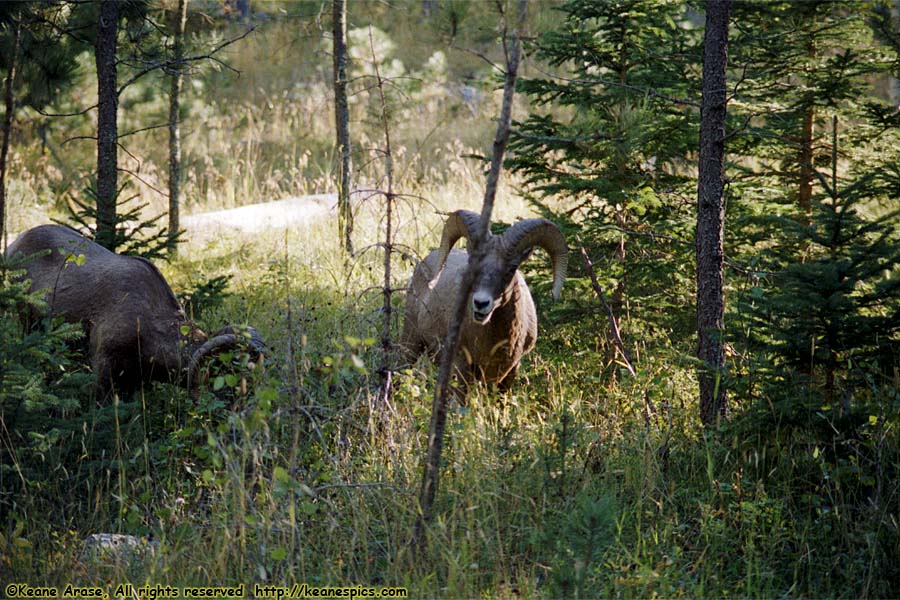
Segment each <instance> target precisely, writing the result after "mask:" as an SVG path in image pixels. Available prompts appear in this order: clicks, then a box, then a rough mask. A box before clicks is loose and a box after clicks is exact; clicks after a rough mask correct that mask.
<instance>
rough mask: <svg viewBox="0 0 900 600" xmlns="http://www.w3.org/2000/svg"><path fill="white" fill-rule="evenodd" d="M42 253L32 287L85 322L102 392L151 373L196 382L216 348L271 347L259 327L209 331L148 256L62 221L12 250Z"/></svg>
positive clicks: (10, 253) (260, 350) (33, 268)
mask: <svg viewBox="0 0 900 600" xmlns="http://www.w3.org/2000/svg"><path fill="white" fill-rule="evenodd" d="M38 253H40V254H39V255H38V256H36V258H34V259H33V260H30V261H27V262H26V263H25V265H24V266H23V268H24V269H25V272H26V274H25V277H26V278H27V279H29V280H30V281H31V289H32V290H46V292H45V295H44V298H45V301H46V303H47V313H48V314H50V315H59V316H62V317H63V318H64V319H65V320H66V321H68V322H72V323H82V324H83V325H84V328H85V333H86V335H87V339H88V343H89V353H90V360H91V367H92V369H93V372H94V374H95V376H96V390H97V392H98V393H99V397H100V398H105V397H107V395H108V394H109V392H110V391H117V392H122V393H128V392H131V391H133V390H135V389H136V388H137V387H138V386H139V385H140V384H141V382H144V381H151V380H156V381H168V382H179V383H182V384H187V386H188V387H189V388H190V387H191V386H192V377H193V376H194V374H195V371H196V370H197V368H198V367H199V365H200V363H201V361H202V359H203V358H204V357H206V356H207V355H209V354H210V353H211V352H214V351H219V350H223V349H226V348H229V347H235V346H239V345H241V344H243V343H246V345H247V346H249V348H250V350H251V352H252V353H254V354H256V355H262V354H264V352H265V344H264V343H263V342H262V340H261V339H260V337H259V334H257V333H256V331H255V330H254V329H252V328H246V330H244V331H241V330H238V329H237V328H235V327H232V326H228V327H225V328H223V329H222V330H220V331H219V332H218V333H217V334H216V335H214V336H213V337H212V338H208V337H207V335H206V334H205V333H203V332H202V331H201V330H199V329H197V328H196V327H194V326H193V324H191V323H190V321H188V319H187V318H186V316H185V314H184V310H183V309H182V308H181V305H180V304H179V303H178V300H177V299H176V298H175V294H174V293H173V292H172V289H171V288H170V287H169V284H168V283H166V280H165V279H164V278H163V276H162V274H161V273H160V272H159V270H158V269H157V268H156V267H155V266H153V263H151V262H150V261H148V260H146V259H143V258H138V257H134V256H122V255H119V254H115V253H113V252H110V251H109V250H107V249H106V248H104V247H102V246H100V245H99V244H96V243H94V242H92V241H91V240H88V239H87V238H85V237H83V236H82V235H80V234H79V233H77V232H76V231H73V230H71V229H69V228H68V227H63V226H60V225H41V226H39V227H35V228H34V229H29V230H28V231H26V232H25V233H23V234H21V235H20V236H19V237H18V238H17V239H16V241H15V242H13V244H12V245H11V246H10V247H9V248H8V249H7V252H6V256H7V257H8V258H12V257H15V256H16V255H19V256H20V257H21V256H25V257H27V256H32V255H36V254H38ZM81 257H83V260H82V258H81ZM31 316H34V315H31Z"/></svg>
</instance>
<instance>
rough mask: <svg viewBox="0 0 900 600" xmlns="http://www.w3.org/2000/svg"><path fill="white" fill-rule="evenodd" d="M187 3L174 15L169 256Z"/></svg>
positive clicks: (173, 249)
mask: <svg viewBox="0 0 900 600" xmlns="http://www.w3.org/2000/svg"><path fill="white" fill-rule="evenodd" d="M187 3H188V0H178V12H177V13H176V15H175V22H174V24H175V27H174V28H173V35H174V40H173V48H172V53H173V57H172V58H173V60H174V61H175V66H174V67H173V71H172V87H171V89H170V91H169V236H168V240H167V247H168V251H169V254H171V255H173V256H174V255H175V254H176V253H177V252H178V230H179V228H180V224H179V209H180V205H181V201H180V198H179V192H180V191H181V124H180V121H181V119H180V114H179V113H180V112H181V82H182V79H183V69H182V66H183V65H182V64H181V63H182V60H183V59H184V27H185V24H186V22H187Z"/></svg>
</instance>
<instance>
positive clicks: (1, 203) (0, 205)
mask: <svg viewBox="0 0 900 600" xmlns="http://www.w3.org/2000/svg"><path fill="white" fill-rule="evenodd" d="M21 39H22V20H21V18H20V19H18V20H17V21H16V29H15V32H14V34H13V48H12V56H11V57H10V61H9V72H8V73H7V74H6V93H5V94H4V96H5V100H6V112H4V113H3V145H2V147H0V241H2V245H3V252H4V253H5V252H6V160H7V158H8V157H9V139H10V136H11V135H12V125H13V116H14V114H15V108H16V96H15V85H16V67H17V66H18V62H19V43H20V41H21Z"/></svg>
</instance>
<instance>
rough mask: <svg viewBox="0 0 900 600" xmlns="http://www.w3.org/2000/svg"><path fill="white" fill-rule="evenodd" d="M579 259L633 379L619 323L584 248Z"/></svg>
mask: <svg viewBox="0 0 900 600" xmlns="http://www.w3.org/2000/svg"><path fill="white" fill-rule="evenodd" d="M581 258H582V259H583V260H584V266H585V268H587V271H588V275H590V277H591V286H592V287H593V288H594V292H596V294H597V297H598V298H600V302H602V303H603V307H604V308H605V309H606V314H607V316H608V317H609V329H610V331H612V334H613V340H614V341H615V344H616V350H618V351H619V354H621V355H622V358H623V359H624V360H625V367H626V368H627V369H628V372H629V373H631V376H632V377H634V376H636V375H637V372H636V371H635V370H634V364H633V363H632V362H631V358H630V357H629V356H628V351H627V350H626V349H625V344H624V343H623V342H622V334H621V332H620V331H619V323H618V322H617V321H616V315H615V314H614V313H613V309H612V307H611V306H610V305H609V303H608V302H607V301H606V294H605V293H604V292H603V286H601V285H600V282H599V281H598V280H597V274H596V273H595V272H594V263H592V262H591V259H590V257H588V253H587V250H585V249H584V246H582V247H581Z"/></svg>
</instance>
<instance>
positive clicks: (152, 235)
mask: <svg viewBox="0 0 900 600" xmlns="http://www.w3.org/2000/svg"><path fill="white" fill-rule="evenodd" d="M124 189H125V186H123V187H122V188H120V189H119V192H118V194H117V195H121V193H122V191H123V190H124ZM84 195H85V196H87V197H88V198H91V199H93V201H92V202H87V203H86V202H82V201H80V200H77V199H76V200H73V203H74V207H70V213H71V214H70V215H69V218H71V219H72V220H73V221H75V223H77V225H78V226H79V229H80V230H81V231H91V232H94V231H95V230H96V225H95V224H96V222H97V202H96V198H97V192H96V189H95V188H93V187H90V188H85V189H84ZM135 197H136V196H132V197H131V198H128V199H127V200H125V201H124V202H122V203H118V201H117V204H118V209H123V208H124V207H126V206H127V205H128V204H129V203H130V202H131V201H132V200H134V199H135ZM131 204H132V205H131V206H129V207H127V208H124V211H120V210H117V212H116V228H115V237H114V238H113V241H112V243H111V249H112V250H113V251H114V252H116V253H117V254H127V255H131V256H142V257H144V258H146V259H147V260H153V259H164V258H167V257H168V255H169V254H168V246H167V244H168V230H167V229H166V227H165V226H160V225H159V220H160V219H162V218H163V217H164V216H165V214H159V215H156V216H155V217H151V218H149V219H145V218H143V216H142V211H143V209H144V208H146V206H147V205H146V204H141V205H135V204H134V203H131ZM154 228H157V229H156V230H155V231H154ZM182 234H183V232H179V234H178V237H177V238H176V242H178V241H180V237H181V235H182Z"/></svg>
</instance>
